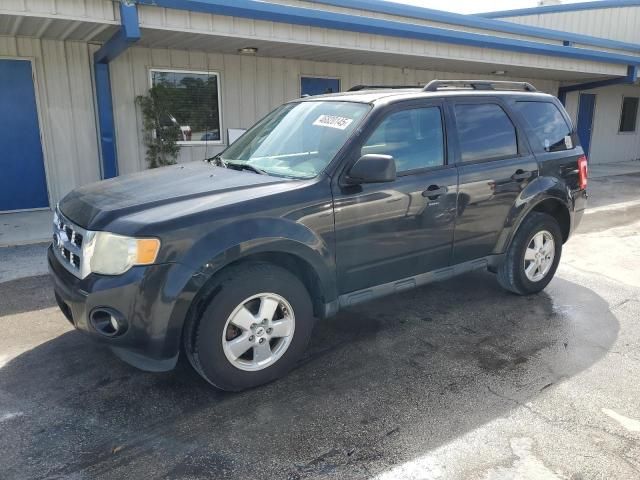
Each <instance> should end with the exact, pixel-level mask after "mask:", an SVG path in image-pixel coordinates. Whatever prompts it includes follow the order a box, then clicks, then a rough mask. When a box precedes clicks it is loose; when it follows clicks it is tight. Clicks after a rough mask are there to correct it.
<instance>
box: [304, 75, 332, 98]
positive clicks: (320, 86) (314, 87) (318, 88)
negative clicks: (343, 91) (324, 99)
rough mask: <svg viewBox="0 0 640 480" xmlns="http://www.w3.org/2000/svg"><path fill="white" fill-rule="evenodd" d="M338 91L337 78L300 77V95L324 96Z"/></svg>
mask: <svg viewBox="0 0 640 480" xmlns="http://www.w3.org/2000/svg"><path fill="white" fill-rule="evenodd" d="M339 91H340V79H339V78H326V77H300V95H324V94H325V93H338V92H339Z"/></svg>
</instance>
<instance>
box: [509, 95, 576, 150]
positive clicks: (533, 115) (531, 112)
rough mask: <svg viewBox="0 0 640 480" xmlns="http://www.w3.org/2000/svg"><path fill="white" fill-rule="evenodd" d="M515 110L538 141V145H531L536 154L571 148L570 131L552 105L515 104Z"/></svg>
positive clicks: (558, 111) (536, 103) (538, 103)
mask: <svg viewBox="0 0 640 480" xmlns="http://www.w3.org/2000/svg"><path fill="white" fill-rule="evenodd" d="M516 110H518V111H519V112H520V114H521V115H522V116H523V117H524V119H525V121H526V122H527V124H528V125H529V128H531V130H533V133H534V134H535V137H536V138H537V139H538V142H539V143H538V145H533V147H534V150H535V151H536V152H558V151H562V150H571V149H572V148H573V139H572V138H571V129H570V128H569V125H567V122H566V120H565V119H564V117H563V116H562V113H560V110H558V107H556V106H555V105H554V104H553V103H550V102H516Z"/></svg>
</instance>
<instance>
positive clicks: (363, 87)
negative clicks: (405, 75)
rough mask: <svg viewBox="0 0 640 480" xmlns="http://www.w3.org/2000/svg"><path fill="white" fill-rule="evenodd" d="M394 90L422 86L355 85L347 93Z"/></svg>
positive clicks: (420, 86)
mask: <svg viewBox="0 0 640 480" xmlns="http://www.w3.org/2000/svg"><path fill="white" fill-rule="evenodd" d="M388 88H389V89H391V88H392V89H396V88H423V87H422V85H355V86H353V87H351V88H350V89H349V90H347V91H348V92H359V91H360V90H383V89H388Z"/></svg>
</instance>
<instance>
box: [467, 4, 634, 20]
mask: <svg viewBox="0 0 640 480" xmlns="http://www.w3.org/2000/svg"><path fill="white" fill-rule="evenodd" d="M637 6H640V1H638V0H602V1H598V2H580V3H569V4H564V5H545V6H543V7H532V8H518V9H515V10H502V11H498V12H486V13H478V14H476V16H478V17H484V18H504V17H521V16H525V15H539V14H544V13H561V12H577V11H580V10H598V9H601V8H619V7H637Z"/></svg>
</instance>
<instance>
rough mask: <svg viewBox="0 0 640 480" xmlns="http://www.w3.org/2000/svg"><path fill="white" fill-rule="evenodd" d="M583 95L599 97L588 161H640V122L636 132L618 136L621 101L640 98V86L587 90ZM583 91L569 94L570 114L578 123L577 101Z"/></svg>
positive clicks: (568, 107) (639, 121) (568, 109)
mask: <svg viewBox="0 0 640 480" xmlns="http://www.w3.org/2000/svg"><path fill="white" fill-rule="evenodd" d="M584 93H595V94H596V109H595V114H594V117H593V131H592V132H591V147H590V148H591V151H590V152H589V160H590V161H591V162H593V163H612V162H622V161H626V160H638V159H640V120H637V123H636V131H635V132H633V133H619V132H618V128H619V125H620V113H621V111H622V98H623V97H624V96H629V97H640V87H637V86H631V85H627V86H613V87H606V88H598V89H594V90H588V91H585V92H584ZM579 96H580V92H571V93H570V94H568V95H567V111H568V112H569V114H570V116H571V118H572V119H573V121H574V122H575V123H577V111H578V99H579Z"/></svg>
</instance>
